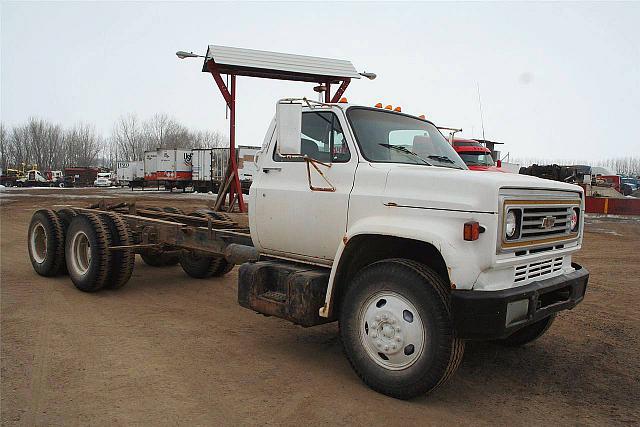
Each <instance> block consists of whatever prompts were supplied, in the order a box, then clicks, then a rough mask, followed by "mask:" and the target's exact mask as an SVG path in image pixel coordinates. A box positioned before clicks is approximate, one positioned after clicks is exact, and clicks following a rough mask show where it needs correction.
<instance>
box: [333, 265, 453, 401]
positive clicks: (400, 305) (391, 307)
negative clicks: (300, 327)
mask: <svg viewBox="0 0 640 427" xmlns="http://www.w3.org/2000/svg"><path fill="white" fill-rule="evenodd" d="M340 334H341V336H342V342H343V345H344V350H345V353H346V355H347V358H348V359H349V362H350V363H351V366H352V367H353V369H354V370H355V371H356V373H357V374H358V376H359V377H360V378H361V379H362V380H363V381H364V382H365V383H366V384H367V385H368V386H369V387H371V388H372V389H374V390H376V391H378V392H380V393H383V394H386V395H388V396H391V397H395V398H398V399H410V398H412V397H415V396H419V395H422V394H425V393H428V392H431V391H433V390H434V389H436V388H437V387H438V386H439V385H441V384H442V383H444V382H445V381H446V380H447V379H448V378H449V377H450V376H451V375H452V374H453V373H454V372H455V370H456V369H457V368H458V365H459V364H460V361H461V360H462V355H463V354H464V341H462V340H460V339H458V338H457V337H456V336H455V332H454V329H453V324H452V319H451V313H450V306H449V293H448V286H447V284H446V283H445V281H444V280H443V279H442V278H441V277H440V276H439V275H438V274H437V273H436V272H435V271H433V270H432V269H430V268H429V267H427V266H425V265H423V264H420V263H417V262H414V261H410V260H404V259H389V260H384V261H379V262H376V263H374V264H371V265H369V266H367V267H365V268H364V269H363V270H361V271H360V272H359V273H358V274H357V275H356V277H355V279H354V280H353V282H352V283H351V284H350V286H349V289H348V290H347V293H346V295H345V296H344V299H343V301H342V304H341V309H340Z"/></svg>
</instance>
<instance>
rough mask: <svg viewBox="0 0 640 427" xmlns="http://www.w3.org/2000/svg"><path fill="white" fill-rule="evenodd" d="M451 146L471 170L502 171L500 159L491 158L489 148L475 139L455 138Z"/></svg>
mask: <svg viewBox="0 0 640 427" xmlns="http://www.w3.org/2000/svg"><path fill="white" fill-rule="evenodd" d="M453 148H454V150H456V153H458V155H459V156H460V158H462V160H463V161H464V162H465V164H466V165H467V167H468V168H469V169H471V170H475V171H493V172H504V170H503V169H502V168H501V165H500V161H499V160H498V162H495V161H494V160H493V156H492V155H491V150H489V149H488V148H487V147H485V146H484V145H482V144H481V143H479V142H478V141H476V140H473V139H463V138H455V139H454V140H453Z"/></svg>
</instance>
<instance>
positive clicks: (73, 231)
mask: <svg viewBox="0 0 640 427" xmlns="http://www.w3.org/2000/svg"><path fill="white" fill-rule="evenodd" d="M305 75H306V74H305ZM256 164H257V173H256V175H255V176H254V177H253V184H252V186H251V188H250V191H249V197H248V198H249V200H248V203H249V206H250V209H249V214H248V216H247V215H246V214H237V213H236V214H233V213H224V214H221V213H219V212H213V211H203V210H201V211H197V212H193V213H186V212H182V211H180V209H179V208H177V207H170V208H168V209H165V211H160V210H157V209H149V208H144V207H141V206H137V205H135V204H131V203H117V204H114V205H110V206H109V205H106V204H105V203H101V204H99V205H94V206H90V207H88V208H85V209H79V208H78V209H62V210H59V211H57V212H54V211H52V210H49V209H41V210H39V211H37V212H36V213H35V214H34V216H33V218H32V221H31V224H30V226H29V232H28V236H29V239H28V248H29V255H30V258H31V262H32V265H33V268H34V269H35V271H36V272H37V273H39V274H41V275H45V276H51V275H55V274H59V273H60V272H61V271H63V268H62V264H63V263H66V270H68V273H69V276H70V278H71V280H72V282H73V283H74V284H75V286H76V287H77V288H78V289H80V290H82V291H87V292H94V291H98V290H100V289H102V288H104V287H110V288H119V287H121V286H123V285H124V284H126V283H127V281H128V280H129V278H130V276H131V272H132V270H133V260H134V254H135V253H142V254H148V253H149V251H152V250H153V251H155V253H159V254H162V253H170V254H176V253H177V254H178V257H179V262H180V264H181V266H182V268H183V269H184V271H185V272H186V273H187V274H189V275H190V276H192V277H194V278H210V277H217V276H222V275H224V274H225V273H227V272H228V271H230V270H231V268H232V267H233V265H234V264H239V265H240V268H239V272H238V302H239V304H240V305H242V306H244V307H247V308H249V309H251V310H254V311H257V312H260V313H264V314H267V315H271V316H276V317H279V318H282V319H286V320H288V321H291V322H294V323H297V324H300V325H303V326H314V325H318V324H322V323H326V322H332V321H338V322H339V324H340V335H341V338H342V343H343V345H344V349H345V353H346V355H347V357H348V359H349V361H350V363H351V365H352V366H353V368H354V371H355V372H356V373H357V375H358V376H360V378H361V379H362V380H363V381H364V382H365V383H366V384H368V385H369V386H370V387H371V388H373V389H374V390H377V391H379V392H381V393H384V394H387V395H389V396H393V397H397V398H403V399H405V398H411V397H414V396H417V395H420V394H423V393H427V392H430V391H432V390H434V389H436V388H437V387H438V386H439V385H441V384H443V383H444V382H446V381H447V380H449V379H450V378H451V376H452V375H453V373H454V372H455V371H456V368H457V367H458V365H459V364H460V361H461V360H462V356H463V353H464V347H465V341H466V340H497V341H499V342H502V343H504V344H505V345H522V344H526V343H528V342H531V341H533V340H535V339H536V338H538V337H540V336H541V335H542V334H544V333H545V332H546V331H547V330H548V328H549V327H550V326H551V324H552V322H553V320H554V318H555V315H556V313H558V312H560V311H562V310H567V309H572V308H574V307H575V306H576V305H577V304H578V303H580V302H581V301H582V300H583V298H584V294H585V291H586V287H587V282H588V277H589V273H588V271H587V270H586V269H585V268H583V267H581V266H580V265H578V264H576V263H574V262H573V261H572V255H573V254H574V253H575V252H576V251H578V250H580V248H581V245H582V238H583V229H584V221H583V219H584V193H583V190H582V189H581V188H580V187H578V186H575V185H570V184H566V183H561V182H555V181H549V180H543V179H539V178H535V177H531V176H525V175H515V174H504V173H493V172H486V173H481V174H479V173H477V172H473V171H469V170H468V169H467V167H466V166H465V164H464V162H463V161H462V160H461V159H460V157H459V156H458V155H457V154H456V152H455V151H454V150H453V148H452V147H451V145H450V144H449V143H448V142H447V140H446V139H445V138H444V137H443V136H442V134H441V133H440V132H439V131H438V129H437V128H436V127H435V126H434V124H433V123H431V122H430V121H428V120H425V119H423V118H420V117H418V116H414V115H410V114H406V113H402V112H398V111H392V110H389V109H384V108H376V107H368V106H362V105H355V104H349V103H346V102H342V103H340V102H329V103H324V102H323V103H320V102H311V101H308V100H306V99H304V100H294V99H287V100H282V101H280V102H279V103H278V105H277V110H276V117H275V118H274V119H273V121H272V122H271V124H270V125H269V127H268V130H267V132H266V135H265V138H264V143H263V145H262V148H261V150H260V152H259V153H257V160H256ZM214 283H215V282H214Z"/></svg>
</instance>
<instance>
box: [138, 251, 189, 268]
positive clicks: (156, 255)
mask: <svg viewBox="0 0 640 427" xmlns="http://www.w3.org/2000/svg"><path fill="white" fill-rule="evenodd" d="M140 258H142V261H144V263H145V264H147V265H148V266H151V267H168V266H172V265H176V264H177V263H178V262H179V261H180V251H159V250H153V249H149V250H146V251H144V252H142V253H141V254H140Z"/></svg>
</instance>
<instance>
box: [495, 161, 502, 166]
mask: <svg viewBox="0 0 640 427" xmlns="http://www.w3.org/2000/svg"><path fill="white" fill-rule="evenodd" d="M496 166H497V167H499V168H501V167H502V160H500V159H498V160H496Z"/></svg>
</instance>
